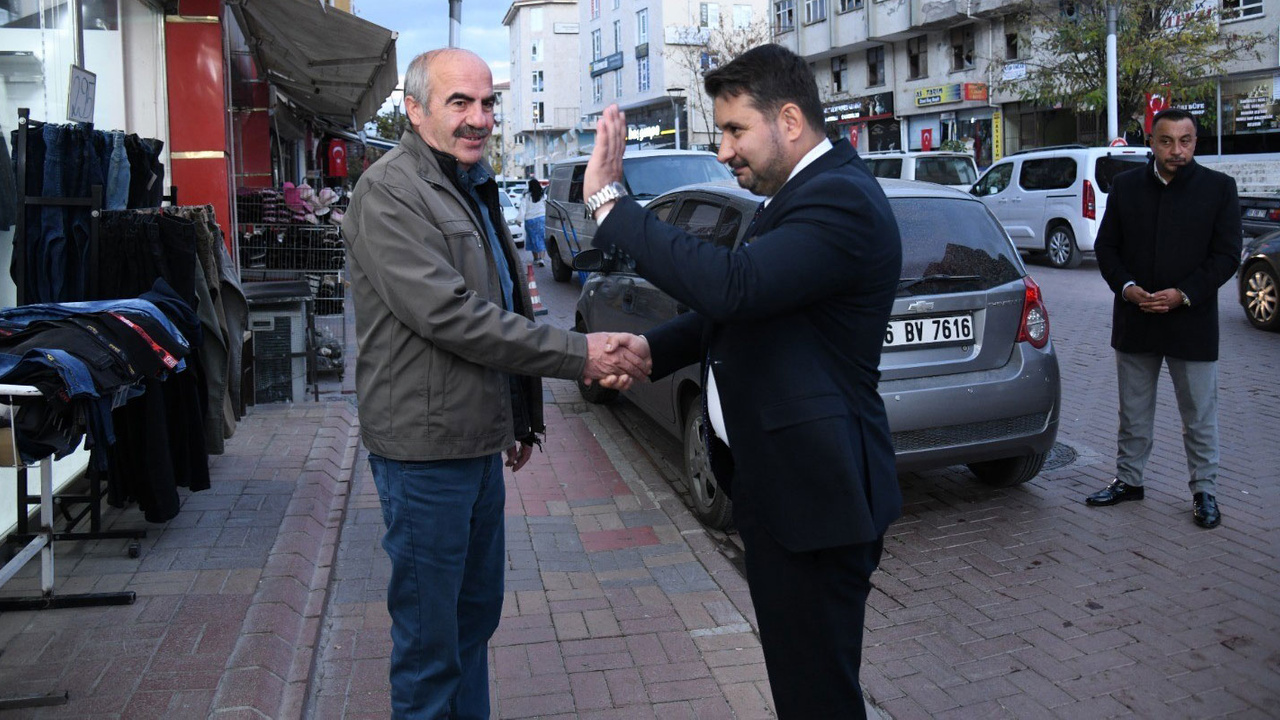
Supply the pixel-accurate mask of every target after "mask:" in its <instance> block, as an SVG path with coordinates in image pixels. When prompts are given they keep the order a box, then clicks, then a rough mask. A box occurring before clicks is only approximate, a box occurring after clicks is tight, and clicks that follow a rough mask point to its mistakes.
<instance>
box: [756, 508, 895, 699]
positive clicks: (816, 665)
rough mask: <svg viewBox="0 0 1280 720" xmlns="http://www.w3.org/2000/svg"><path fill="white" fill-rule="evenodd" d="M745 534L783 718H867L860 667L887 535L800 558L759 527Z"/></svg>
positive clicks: (771, 679) (763, 640)
mask: <svg viewBox="0 0 1280 720" xmlns="http://www.w3.org/2000/svg"><path fill="white" fill-rule="evenodd" d="M740 534H741V537H742V542H743V545H744V546H745V549H746V566H747V586H748V587H749V588H750V590H751V602H752V604H753V605H754V606H755V609H756V619H757V621H758V622H759V624H760V643H761V645H762V646H763V649H764V662H765V667H766V668H767V669H768V671H769V684H770V686H771V687H772V689H773V701H774V705H775V706H776V707H777V710H778V717H779V718H780V720H825V719H827V718H832V719H834V718H856V719H857V720H863V719H864V718H866V716H867V715H866V709H865V708H864V707H863V704H862V689H861V687H860V686H859V684H858V668H859V666H861V664H862V631H863V623H864V620H865V617H866V609H867V595H868V594H870V592H871V573H873V572H875V569H876V567H877V566H878V565H879V564H880V553H881V551H882V550H883V548H884V540H883V538H881V539H880V540H877V541H875V542H871V543H861V544H858V545H845V546H842V547H836V548H825V549H822V550H814V551H810V552H799V553H796V552H791V551H789V550H787V549H786V548H784V547H782V545H780V544H778V541H777V540H775V539H774V538H773V536H772V535H770V534H769V533H768V531H767V530H765V529H764V528H762V527H759V526H758V525H756V526H753V527H747V528H741V529H740Z"/></svg>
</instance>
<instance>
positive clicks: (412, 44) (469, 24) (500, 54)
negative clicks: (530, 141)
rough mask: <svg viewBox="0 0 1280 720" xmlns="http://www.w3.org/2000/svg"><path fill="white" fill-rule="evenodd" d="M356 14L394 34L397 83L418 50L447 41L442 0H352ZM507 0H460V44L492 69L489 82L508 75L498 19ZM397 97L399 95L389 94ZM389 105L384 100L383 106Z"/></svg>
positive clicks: (506, 52) (505, 33) (505, 36)
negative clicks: (395, 33) (396, 35)
mask: <svg viewBox="0 0 1280 720" xmlns="http://www.w3.org/2000/svg"><path fill="white" fill-rule="evenodd" d="M351 4H352V6H353V10H354V11H355V14H356V15H358V16H359V17H362V18H364V19H365V20H368V21H369V22H372V23H375V24H377V25H381V26H382V27H384V28H387V29H388V30H394V31H396V32H397V33H399V34H400V36H399V37H398V38H396V65H397V66H398V67H397V69H398V70H399V72H400V84H401V86H403V85H404V71H405V68H407V67H409V61H411V60H413V58H414V57H416V56H417V55H418V53H422V52H426V51H427V50H434V49H436V48H442V47H445V46H447V45H448V44H449V2H448V0H352V3H351ZM510 7H511V0H462V41H461V43H460V44H461V45H462V47H464V48H466V49H468V50H473V51H475V52H476V53H477V54H479V55H480V57H482V58H484V59H485V60H486V61H487V62H488V63H489V67H490V68H492V69H493V81H494V82H495V83H500V82H503V81H506V80H509V79H510V78H511V53H510V51H509V50H508V47H507V44H508V43H507V39H508V33H509V31H508V28H507V26H506V25H503V24H502V18H503V16H504V15H506V14H507V10H508V9H509V8H510ZM392 97H393V98H394V99H395V100H400V93H399V92H397V93H395V95H393V96H392ZM384 107H385V108H386V109H390V108H391V105H390V102H388V104H387V105H385V106H384Z"/></svg>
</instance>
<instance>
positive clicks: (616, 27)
mask: <svg viewBox="0 0 1280 720" xmlns="http://www.w3.org/2000/svg"><path fill="white" fill-rule="evenodd" d="M613 51H614V52H621V51H622V21H621V20H614V21H613Z"/></svg>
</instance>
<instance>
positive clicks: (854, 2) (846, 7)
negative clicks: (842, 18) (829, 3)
mask: <svg viewBox="0 0 1280 720" xmlns="http://www.w3.org/2000/svg"><path fill="white" fill-rule="evenodd" d="M861 9H862V0H840V12H842V13H843V12H849V11H850V10H861Z"/></svg>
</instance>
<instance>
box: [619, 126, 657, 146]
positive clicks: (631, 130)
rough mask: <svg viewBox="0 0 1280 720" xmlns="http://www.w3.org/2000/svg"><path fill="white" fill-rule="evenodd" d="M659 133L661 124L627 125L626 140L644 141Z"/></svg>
mask: <svg viewBox="0 0 1280 720" xmlns="http://www.w3.org/2000/svg"><path fill="white" fill-rule="evenodd" d="M661 134H662V126H661V125H657V124H653V125H627V142H644V141H645V140H652V139H654V138H656V137H658V136H659V135H661Z"/></svg>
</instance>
